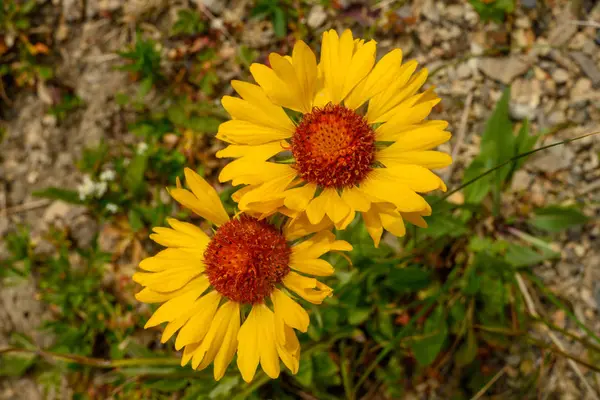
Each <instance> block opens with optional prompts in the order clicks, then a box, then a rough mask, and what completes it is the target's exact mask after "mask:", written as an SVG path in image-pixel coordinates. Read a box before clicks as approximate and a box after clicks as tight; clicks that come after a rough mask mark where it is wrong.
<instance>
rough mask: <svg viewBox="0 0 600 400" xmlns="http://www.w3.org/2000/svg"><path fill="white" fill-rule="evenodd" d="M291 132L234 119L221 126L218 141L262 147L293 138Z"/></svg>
mask: <svg viewBox="0 0 600 400" xmlns="http://www.w3.org/2000/svg"><path fill="white" fill-rule="evenodd" d="M292 134H293V132H291V131H290V130H282V129H277V128H272V127H269V126H265V125H259V124H256V123H254V122H249V121H243V120H240V119H232V120H230V121H226V122H223V123H222V124H221V125H219V131H218V132H217V139H220V140H223V141H225V142H228V143H235V144H249V145H260V144H265V143H269V142H276V141H280V140H282V139H287V138H290V137H291V136H292Z"/></svg>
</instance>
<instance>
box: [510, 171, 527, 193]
mask: <svg viewBox="0 0 600 400" xmlns="http://www.w3.org/2000/svg"><path fill="white" fill-rule="evenodd" d="M530 184H531V175H530V174H529V173H528V172H527V171H524V170H522V169H521V170H518V171H517V172H515V174H514V175H513V177H512V182H511V184H510V190H511V191H513V192H521V191H523V190H527V188H529V185H530Z"/></svg>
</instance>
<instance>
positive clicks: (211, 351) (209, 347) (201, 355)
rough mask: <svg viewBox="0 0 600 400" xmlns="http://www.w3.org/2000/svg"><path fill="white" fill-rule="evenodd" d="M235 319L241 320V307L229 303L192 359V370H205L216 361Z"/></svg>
mask: <svg viewBox="0 0 600 400" xmlns="http://www.w3.org/2000/svg"><path fill="white" fill-rule="evenodd" d="M233 318H239V305H238V304H237V303H235V302H232V301H228V302H227V303H225V304H223V305H222V306H221V307H220V308H219V310H218V311H217V313H216V315H215V317H214V318H213V320H212V323H211V324H210V328H209V329H208V332H207V333H206V336H205V337H204V340H202V344H201V345H200V346H199V347H198V349H197V350H196V351H195V353H194V355H193V357H192V368H194V369H200V370H201V369H204V368H206V367H207V366H208V365H209V364H210V363H211V362H212V361H213V360H214V359H215V356H216V355H217V353H218V352H219V350H220V349H221V346H222V344H223V340H224V339H225V337H226V333H227V330H228V329H229V327H230V321H231V319H233Z"/></svg>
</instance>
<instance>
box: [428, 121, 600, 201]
mask: <svg viewBox="0 0 600 400" xmlns="http://www.w3.org/2000/svg"><path fill="white" fill-rule="evenodd" d="M599 133H600V131H598V132H592V133H587V134H585V135H582V136H577V137H576V138H572V139H566V140H563V141H561V142H557V143H552V144H549V145H547V146H542V147H540V148H538V149H534V150H530V151H526V152H525V153H521V154H518V155H516V156H514V157H512V158H510V159H508V160H506V161H504V162H502V163H500V164H498V165H496V166H495V167H493V168H490V169H488V170H487V171H485V172H483V173H481V174H479V175H478V176H476V177H475V178H473V179H471V180H469V181H467V182H465V183H463V184H462V185H460V186H459V187H457V188H456V189H452V190H451V191H449V192H448V193H446V194H445V195H444V196H442V197H441V198H439V199H438V200H437V201H436V202H435V203H433V205H434V206H435V205H436V204H439V203H441V202H442V201H444V200H446V199H447V198H448V197H450V196H452V195H453V194H454V193H456V192H458V191H460V190H462V189H464V188H466V187H467V186H469V185H470V184H472V183H475V182H477V181H478V180H479V179H481V178H483V177H485V176H487V175H489V174H491V173H492V172H494V171H497V170H499V169H500V168H502V167H504V166H505V165H508V164H510V163H512V162H515V161H517V160H519V159H521V158H523V157H527V156H529V155H531V154H534V153H537V152H538V151H542V150H546V149H549V148H551V147H555V146H560V145H561V144H565V143H570V142H574V141H576V140H580V139H583V138H586V137H588V136H593V135H597V134H599Z"/></svg>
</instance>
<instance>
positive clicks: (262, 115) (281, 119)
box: [217, 30, 452, 245]
mask: <svg viewBox="0 0 600 400" xmlns="http://www.w3.org/2000/svg"><path fill="white" fill-rule="evenodd" d="M375 52H376V43H375V42H374V41H369V42H366V43H365V41H364V40H359V39H354V38H353V36H352V32H350V31H349V30H346V31H344V33H343V34H342V35H341V36H338V34H337V33H336V32H335V31H333V30H330V31H328V32H325V33H324V34H323V42H322V48H321V56H320V62H319V63H318V64H317V59H316V57H315V55H314V53H313V52H312V51H311V50H310V48H309V47H308V46H307V45H306V44H305V43H304V42H302V41H298V42H297V43H296V44H295V46H294V49H293V52H292V55H291V57H289V56H285V57H282V56H280V55H278V54H271V55H270V56H269V64H270V67H267V66H266V65H262V64H252V65H251V67H250V72H251V73H252V76H253V77H254V79H255V81H256V82H257V84H251V83H246V82H240V81H233V82H232V86H233V88H234V89H235V90H236V92H237V93H238V94H239V95H240V97H241V98H237V97H231V96H225V97H223V99H222V103H223V106H224V107H225V109H226V110H227V112H229V114H230V115H231V116H232V120H231V121H227V122H225V123H223V124H221V126H220V127H219V132H218V134H217V137H218V138H219V139H221V140H223V141H225V142H228V143H229V144H230V145H229V146H228V147H227V148H225V149H224V150H221V151H220V152H219V153H217V155H218V156H219V157H230V158H235V159H236V160H235V161H233V162H231V163H229V164H228V165H227V166H225V168H223V171H222V172H221V175H220V177H219V179H220V180H221V181H223V182H225V181H232V183H233V184H234V185H239V184H243V185H246V187H244V188H243V189H242V190H241V191H239V192H238V193H237V194H236V196H235V198H236V200H237V201H238V202H239V207H240V209H241V210H243V211H245V212H248V213H251V214H252V215H255V216H257V217H259V218H260V217H264V216H267V215H270V214H272V213H274V212H277V211H279V212H282V213H284V214H286V215H287V216H289V217H291V220H290V222H289V224H288V231H289V232H296V233H300V232H303V233H306V232H311V231H312V232H316V231H318V230H319V229H322V228H323V227H330V226H332V225H335V227H336V228H337V229H344V228H345V227H346V226H347V225H348V224H349V223H350V222H351V221H352V220H353V219H354V217H355V214H356V212H360V213H361V214H362V217H363V219H364V221H365V224H366V227H367V229H368V231H369V234H370V235H371V237H372V238H373V240H374V242H375V244H376V245H378V243H379V240H380V238H381V235H382V233H383V230H384V229H385V230H387V231H390V232H391V233H393V234H395V235H397V236H402V235H404V234H405V226H404V221H408V222H410V223H413V224H415V225H418V226H427V225H426V223H425V221H424V219H423V218H422V217H423V216H426V215H429V214H430V213H431V208H430V207H429V205H428V204H427V202H426V201H425V200H424V199H423V197H421V195H419V194H418V193H427V192H430V191H433V190H436V189H442V190H446V187H445V185H444V182H443V181H442V180H441V179H440V178H439V177H438V176H437V175H435V174H434V173H432V172H431V171H430V169H435V168H442V167H445V166H448V165H449V164H450V163H451V161H452V160H451V158H450V156H449V155H447V154H445V153H442V152H439V151H433V150H432V149H433V148H435V147H436V146H438V145H440V144H442V143H444V142H446V141H448V140H449V138H450V133H449V132H447V131H445V129H446V127H447V126H448V124H447V123H446V122H445V121H426V120H425V119H426V118H427V116H428V115H429V113H430V112H431V110H432V108H433V107H434V106H435V105H436V104H437V103H438V102H439V101H440V99H439V98H438V97H437V96H436V95H435V93H434V92H433V90H432V89H428V90H425V91H422V92H419V90H420V88H421V86H422V85H423V84H424V83H425V80H426V78H427V70H426V69H421V70H420V71H418V72H415V71H416V69H417V63H416V62H415V61H409V62H406V63H404V64H403V63H402V52H401V50H400V49H396V50H393V51H391V52H389V53H388V54H386V55H385V56H384V57H382V58H381V60H380V61H379V62H377V63H375ZM294 114H296V115H299V117H298V118H294V117H293V115H294ZM290 115H291V116H292V117H290ZM286 152H287V153H288V154H287V156H288V158H289V157H290V156H291V162H290V161H289V160H288V161H286V162H280V159H281V158H282V157H285V156H286V155H285V153H286Z"/></svg>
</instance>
